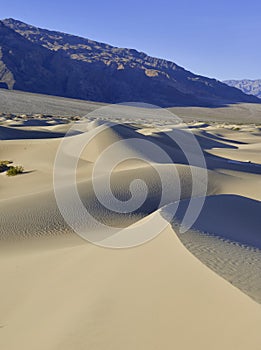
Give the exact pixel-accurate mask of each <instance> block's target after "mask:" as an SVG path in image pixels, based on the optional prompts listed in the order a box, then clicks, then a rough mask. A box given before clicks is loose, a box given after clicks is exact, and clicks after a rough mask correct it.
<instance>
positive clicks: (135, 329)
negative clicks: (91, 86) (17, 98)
mask: <svg viewBox="0 0 261 350" xmlns="http://www.w3.org/2000/svg"><path fill="white" fill-rule="evenodd" d="M28 120H29V119H28ZM68 121H69V120H60V119H59V120H57V121H56V122H54V123H52V124H51V125H50V120H49V119H46V120H45V119H44V118H41V120H40V121H39V123H37V122H36V121H35V122H32V120H31V119H30V123H29V122H28V121H27V120H26V118H25V120H24V121H22V120H14V121H11V122H10V119H8V118H3V119H2V125H1V130H0V137H1V138H2V140H1V141H0V158H1V159H6V160H12V161H13V162H14V165H18V164H21V165H23V166H24V168H25V173H24V174H22V175H19V176H16V177H7V176H6V174H5V173H4V172H2V173H1V174H0V193H1V199H0V210H1V217H0V221H1V223H0V239H1V248H0V249H1V256H0V273H1V290H0V309H1V315H0V347H1V349H2V348H3V349H6V350H16V349H22V350H23V349H26V350H30V349H32V350H35V349H37V350H38V349H39V350H41V349H44V350H46V349H47V350H49V349H50V350H52V349H53V350H59V349H63V350H66V349H68V350H69V349H76V350H78V349H95V350H96V349H97V350H102V349H106V350H108V349H113V350H115V349H142V350H144V349H173V348H179V349H182V350H183V349H184V350H187V349H196V350H197V349H201V350H202V349H203V350H205V349H210V348H211V349H218V350H220V349H224V350H233V349H237V350H238V349H242V350H243V349H244V350H245V349H254V350H258V349H260V344H261V334H260V323H261V305H260V302H261V292H260V291H261V278H260V272H261V254H260V250H259V249H258V248H261V245H260V215H259V213H260V200H261V191H260V188H261V187H260V172H261V167H260V164H261V162H260V158H259V157H258V153H259V152H258V150H259V147H260V136H261V133H260V129H259V127H258V126H255V125H243V126H241V127H240V128H241V129H240V130H238V129H235V128H234V126H233V125H222V124H217V123H215V124H203V123H196V122H195V123H191V124H189V128H190V130H191V131H192V132H193V134H194V135H195V137H196V138H197V140H198V142H199V143H200V145H201V147H202V149H203V152H204V155H205V160H206V164H207V167H208V171H207V174H208V182H207V193H206V194H207V198H206V202H205V204H204V206H203V210H202V212H201V214H200V216H199V218H198V220H197V221H196V222H195V223H194V224H193V226H192V228H191V230H189V231H188V232H186V233H181V232H180V223H181V222H182V220H183V218H184V213H185V208H186V207H187V205H188V203H189V201H190V197H191V196H192V197H193V199H192V201H194V202H195V203H196V204H197V201H200V198H201V196H203V195H204V190H205V187H204V185H205V184H204V182H203V181H202V177H203V175H204V169H201V168H200V167H199V166H196V164H194V165H193V166H192V167H191V166H189V165H188V161H187V159H186V157H184V154H183V153H182V151H181V150H180V148H179V147H178V146H177V144H175V143H171V142H170V138H169V137H171V135H172V136H173V135H175V136H181V137H182V138H183V139H186V137H187V134H186V133H187V131H186V130H185V129H184V128H183V127H182V126H181V127H179V126H175V127H174V126H173V125H171V124H170V125H169V126H168V127H166V124H165V122H164V123H163V124H164V125H162V126H160V120H159V121H157V123H156V125H155V127H154V126H153V125H150V126H149V127H148V126H147V125H146V121H145V120H144V122H143V124H142V120H141V121H140V122H139V123H140V124H139V126H138V125H137V124H136V125H134V124H133V123H132V125H130V124H128V125H116V126H115V125H112V124H108V123H104V122H100V121H98V122H93V121H90V123H88V124H87V128H85V129H83V128H82V127H81V125H80V124H79V126H78V127H77V128H76V130H75V132H74V133H73V134H70V135H69V136H67V137H66V138H65V140H66V142H65V144H64V148H63V153H62V154H63V156H64V159H65V160H66V161H65V166H64V168H59V170H60V173H59V174H60V175H62V176H61V190H62V193H64V194H65V198H66V200H67V202H68V211H69V212H71V213H74V210H75V208H74V202H73V198H70V196H67V197H66V195H67V188H68V183H67V177H66V175H67V174H68V173H70V169H67V168H66V164H71V163H70V162H74V158H75V154H74V147H78V146H79V145H81V143H82V142H83V141H84V140H86V137H87V138H88V137H90V135H91V136H93V137H92V138H90V142H89V143H88V146H87V147H85V148H83V149H82V151H81V153H80V158H79V160H78V161H77V162H76V164H77V166H76V181H77V188H78V191H79V195H80V198H81V200H82V202H83V203H84V205H85V207H86V208H87V209H88V211H89V212H90V213H91V215H92V216H93V217H94V218H95V219H96V220H97V221H102V223H103V224H104V229H102V230H101V229H100V227H98V226H95V225H93V224H92V222H90V221H88V220H86V218H84V217H83V218H82V220H78V221H77V228H79V229H82V228H83V227H84V229H85V230H86V231H87V232H88V233H89V234H90V235H89V237H91V238H92V239H93V240H94V241H96V243H98V244H100V243H102V242H106V241H107V242H108V241H109V240H110V239H111V238H110V236H108V227H117V228H118V229H119V232H118V233H117V234H118V235H121V234H122V232H123V231H121V230H123V229H126V228H129V229H131V228H135V227H137V226H135V225H141V224H142V222H143V221H142V220H152V219H153V220H155V222H165V229H164V231H163V232H161V233H160V234H159V235H158V236H157V237H156V238H154V239H153V240H150V241H149V242H147V243H145V244H143V245H141V246H138V247H134V248H129V249H122V250H119V249H108V248H102V247H99V246H96V245H94V244H91V243H89V242H87V241H85V240H83V239H82V238H80V237H79V236H78V235H76V234H75V233H74V232H73V230H72V229H71V228H70V227H69V226H68V225H67V223H66V222H65V220H64V218H63V217H62V215H61V213H60V211H59V209H58V207H57V203H56V199H55V193H54V188H53V169H54V162H55V157H56V152H57V149H58V147H59V145H60V143H61V140H62V136H63V135H65V133H66V131H67V130H68V129H69V127H70V124H68ZM166 130H168V131H167V132H168V133H169V137H168V136H167V135H166ZM134 138H135V142H130V143H126V142H124V143H120V144H119V145H122V147H120V148H119V147H118V149H120V151H121V152H123V153H124V154H127V155H128V156H129V159H125V160H124V161H122V162H121V163H119V164H118V165H117V166H116V167H114V169H113V171H112V172H111V174H110V175H111V190H112V192H113V194H114V196H115V198H117V199H118V200H121V201H126V200H129V199H130V198H131V192H130V187H129V185H130V183H131V182H132V181H133V180H135V179H137V178H138V179H141V180H143V181H144V182H146V184H147V193H146V198H145V201H144V202H142V204H141V206H140V207H139V209H137V210H134V211H133V212H132V213H131V214H128V213H124V211H123V212H119V211H117V210H116V211H112V210H110V209H108V208H106V206H104V205H102V204H101V203H100V202H99V201H98V200H97V198H96V195H95V192H94V187H93V186H94V185H93V181H92V180H93V179H92V171H93V170H94V166H95V165H97V162H98V161H99V160H100V159H101V160H102V163H101V164H102V167H101V168H99V169H98V171H97V172H96V173H95V174H96V175H95V176H96V177H95V183H96V185H97V186H98V188H99V189H102V190H103V189H104V198H105V200H106V198H107V197H108V194H107V192H106V188H105V187H104V184H105V183H106V179H107V176H108V169H110V167H111V163H113V162H112V158H113V157H112V158H109V157H107V156H104V158H100V155H101V154H103V153H104V152H106V150H107V149H108V147H110V146H111V145H113V144H115V142H121V141H125V140H127V139H134ZM145 141H149V142H151V143H153V144H154V145H156V146H158V147H160V148H161V149H162V150H164V151H165V152H167V153H168V155H169V160H168V159H164V158H161V159H157V158H155V157H156V156H155V152H148V150H146V148H144V147H141V146H140V145H141V144H140V142H145ZM142 145H144V143H142ZM151 147H152V146H151ZM193 152H194V150H193V149H189V154H190V155H191V156H193ZM246 152H247V155H246ZM156 160H157V161H156ZM249 161H251V162H249ZM175 169H176V170H175ZM175 171H176V172H175ZM157 172H158V173H160V174H161V175H162V178H163V179H164V181H165V182H166V184H167V185H166V192H167V195H166V196H164V201H161V193H162V185H161V179H160V177H159V175H158V174H157ZM173 174H176V176H177V177H178V178H179V181H180V190H181V192H180V194H179V193H178V191H176V181H177V177H175V176H174V175H173ZM192 174H193V175H194V188H193V186H192ZM63 175H64V176H63ZM173 181H174V182H173ZM139 186H140V187H138V191H136V192H135V193H134V194H135V196H136V199H137V201H138V202H139V200H142V198H143V195H144V190H145V188H144V187H143V185H142V184H141V183H139ZM177 201H178V204H179V209H178V211H177V214H176V215H175V217H174V219H173V220H171V223H170V224H168V223H167V221H166V220H168V219H169V216H170V214H171V209H172V207H173V205H175V203H177ZM106 227H107V229H106ZM134 231H135V229H134ZM175 232H176V233H175ZM147 234H149V232H147ZM148 236H149V235H148ZM151 238H152V237H151Z"/></svg>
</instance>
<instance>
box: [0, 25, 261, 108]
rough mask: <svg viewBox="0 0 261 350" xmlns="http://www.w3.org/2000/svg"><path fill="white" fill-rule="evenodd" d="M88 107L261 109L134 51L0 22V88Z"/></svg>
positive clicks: (239, 94)
mask: <svg viewBox="0 0 261 350" xmlns="http://www.w3.org/2000/svg"><path fill="white" fill-rule="evenodd" d="M1 87H2V88H3V87H6V88H8V89H16V90H22V91H27V92H36V93H44V94H49V95H56V96H63V97H71V98H78V99H84V100H90V101H99V102H108V103H118V102H128V101H136V102H146V103H151V104H156V105H159V106H162V107H166V106H218V105H224V104H227V103H238V102H249V103H261V100H260V99H258V98H257V97H256V96H252V95H247V94H245V93H243V92H242V91H241V90H239V89H237V88H235V87H230V86H228V85H227V84H224V83H222V82H220V81H217V80H216V79H210V78H207V77H204V76H200V75H196V74H193V73H191V72H189V71H187V70H185V69H184V68H182V67H180V66H178V65H177V64H175V63H173V62H170V61H167V60H164V59H160V58H154V57H150V56H148V55H147V54H145V53H143V52H138V51H137V50H134V49H126V48H118V47H113V46H111V45H108V44H104V43H99V42H96V41H93V40H90V39H85V38H82V37H78V36H75V35H70V34H66V33H61V32H57V31H50V30H46V29H41V28H37V27H34V26H32V25H29V24H26V23H23V22H21V21H18V20H15V19H11V18H10V19H5V20H2V21H0V88H1Z"/></svg>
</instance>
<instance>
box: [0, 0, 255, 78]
mask: <svg viewBox="0 0 261 350" xmlns="http://www.w3.org/2000/svg"><path fill="white" fill-rule="evenodd" d="M8 17H13V18H16V19H20V20H22V21H24V22H27V23H30V24H33V25H36V26H38V27H43V28H48V29H54V30H59V31H64V32H67V33H71V34H76V35H81V36H84V37H88V38H90V39H93V40H97V41H102V42H106V43H109V44H112V45H115V46H119V47H131V48H136V49H137V50H139V51H143V52H146V53H148V54H149V55H152V56H156V57H162V58H166V59H169V60H171V61H174V62H175V63H177V64H179V65H181V66H183V67H184V68H186V69H188V70H191V71H192V72H194V73H197V74H202V75H206V76H209V77H213V78H217V79H220V80H223V79H242V78H249V79H256V78H261V70H260V62H261V45H260V33H261V1H258V0H255V1H254V0H248V1H240V0H238V1H235V0H227V1H224V0H220V1H215V0H214V1H213V0H208V1H207V0H194V1H193V0H183V1H182V0H178V1H175V0H173V1H171V0H162V1H161V2H160V1H153V0H152V1H146V0H144V1H143V0H139V1H137V0H132V1H129V0H126V1H125V0H122V1H118V0H117V1H113V0H111V1H109V0H107V1H99V0H96V1H95V0H94V1H88V0H85V1H80V0H74V1H70V2H69V1H65V0H64V1H61V0H45V1H39V2H37V1H35V0H23V1H21V0H8V1H3V2H2V3H1V18H8Z"/></svg>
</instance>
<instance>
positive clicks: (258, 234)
mask: <svg viewBox="0 0 261 350" xmlns="http://www.w3.org/2000/svg"><path fill="white" fill-rule="evenodd" d="M200 201H201V199H200V198H192V199H191V204H192V205H193V208H194V209H195V210H196V209H197V207H198V205H199V204H200ZM189 202H190V201H189V200H183V201H180V204H179V207H178V210H177V212H176V214H175V218H174V221H173V223H174V225H175V224H176V223H182V222H183V220H185V222H183V224H182V226H183V225H187V224H189V218H188V219H185V213H186V211H187V208H188V205H189ZM260 213H261V202H259V201H256V200H253V199H250V198H246V197H243V196H238V195H232V194H221V195H214V196H207V197H206V198H205V201H204V205H203V208H202V210H201V212H200V214H199V216H198V218H197V219H196V221H195V222H194V223H193V225H192V227H191V229H192V230H195V231H199V232H202V233H206V234H208V235H213V236H217V237H221V238H223V239H226V240H230V241H233V242H237V243H239V244H241V245H246V246H251V247H255V248H258V249H261V216H260ZM175 227H176V226H175Z"/></svg>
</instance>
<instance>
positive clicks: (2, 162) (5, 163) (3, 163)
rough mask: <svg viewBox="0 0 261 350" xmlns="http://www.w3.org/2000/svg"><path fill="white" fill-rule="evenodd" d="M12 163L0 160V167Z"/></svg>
mask: <svg viewBox="0 0 261 350" xmlns="http://www.w3.org/2000/svg"><path fill="white" fill-rule="evenodd" d="M11 163H13V162H12V161H11V160H0V166H1V165H8V164H11Z"/></svg>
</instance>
